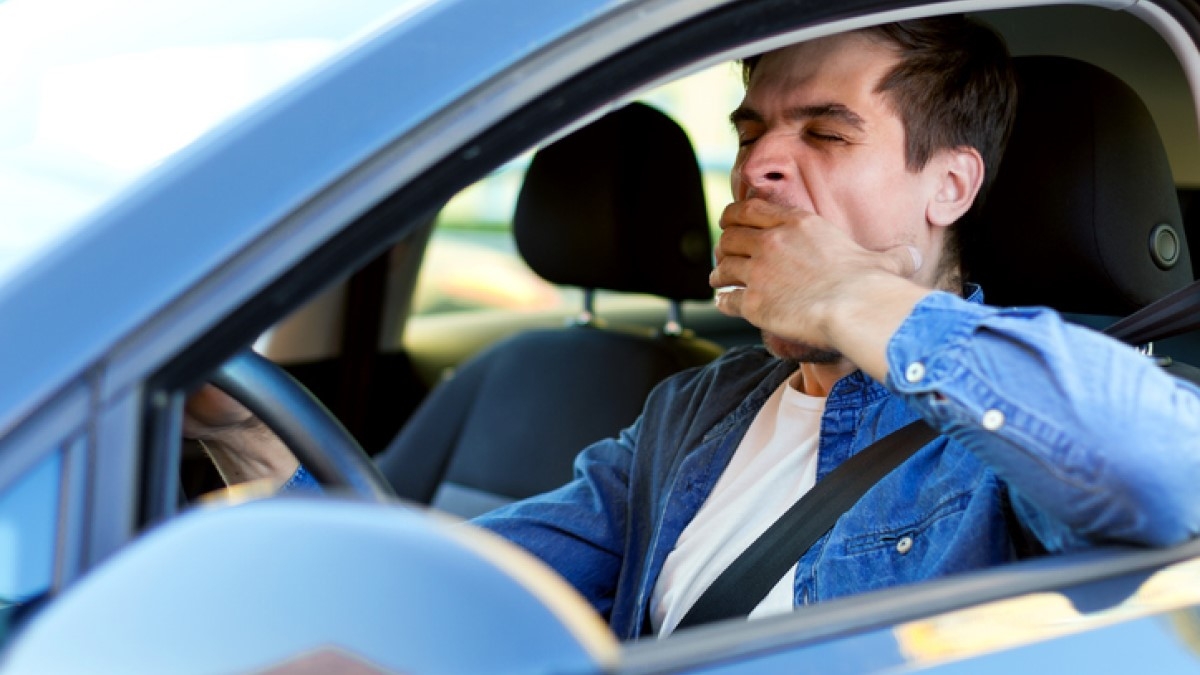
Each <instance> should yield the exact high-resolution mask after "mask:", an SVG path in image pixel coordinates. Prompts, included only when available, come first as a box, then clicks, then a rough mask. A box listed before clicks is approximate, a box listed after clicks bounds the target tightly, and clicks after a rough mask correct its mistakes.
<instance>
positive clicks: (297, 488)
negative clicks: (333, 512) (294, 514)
mask: <svg viewBox="0 0 1200 675" xmlns="http://www.w3.org/2000/svg"><path fill="white" fill-rule="evenodd" d="M279 492H280V493H281V494H286V493H300V494H303V493H306V492H308V493H313V494H320V493H322V492H324V490H322V489H321V484H320V483H318V482H317V479H316V478H314V477H313V475H312V474H311V473H309V472H308V469H305V468H304V465H303V464H301V465H300V466H299V467H297V468H296V473H293V474H292V477H291V478H289V479H287V482H286V483H284V484H283V487H281V488H279Z"/></svg>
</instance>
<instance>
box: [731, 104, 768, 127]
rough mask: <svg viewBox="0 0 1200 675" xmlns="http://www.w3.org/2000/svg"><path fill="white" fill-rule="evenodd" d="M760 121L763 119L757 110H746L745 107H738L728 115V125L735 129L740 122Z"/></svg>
mask: <svg viewBox="0 0 1200 675" xmlns="http://www.w3.org/2000/svg"><path fill="white" fill-rule="evenodd" d="M762 121H763V117H762V115H761V114H759V112H758V111H757V110H755V109H753V108H747V107H746V106H738V107H737V108H735V109H734V111H733V112H731V113H729V123H730V124H732V125H733V126H735V127H736V126H737V125H738V124H741V123H742V122H762Z"/></svg>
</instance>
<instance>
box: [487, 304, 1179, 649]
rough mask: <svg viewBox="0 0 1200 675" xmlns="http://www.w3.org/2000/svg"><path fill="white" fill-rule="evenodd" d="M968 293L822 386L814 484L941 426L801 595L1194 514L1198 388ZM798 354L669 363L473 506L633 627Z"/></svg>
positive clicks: (841, 524)
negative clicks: (564, 451)
mask: <svg viewBox="0 0 1200 675" xmlns="http://www.w3.org/2000/svg"><path fill="white" fill-rule="evenodd" d="M969 300H970V302H968V301H964V300H963V299H961V298H958V297H956V296H953V295H950V294H946V293H935V294H933V295H930V296H928V297H927V298H926V299H924V300H923V301H922V302H921V303H919V304H918V306H917V307H916V309H915V310H914V312H913V313H912V314H911V315H910V316H909V317H908V319H906V320H905V322H904V323H903V324H902V325H901V327H900V329H899V330H898V331H897V333H896V334H895V335H894V336H893V337H892V339H891V341H890V343H889V346H888V354H887V356H888V364H889V373H888V377H887V382H886V386H884V385H883V384H880V383H878V382H875V381H874V380H872V379H870V378H869V377H867V376H865V375H864V374H863V373H861V372H856V373H854V374H851V375H849V376H847V377H845V378H843V379H842V380H840V381H839V382H838V383H837V384H836V385H835V386H834V387H833V389H832V391H831V392H830V394H829V398H828V400H827V402H826V406H825V412H824V415H823V418H822V422H821V436H820V447H819V458H818V468H817V479H818V480H821V479H822V478H824V477H825V476H827V475H828V474H829V472H830V471H832V470H833V469H834V468H836V467H837V466H838V465H839V464H841V463H842V462H843V461H844V460H845V459H846V458H848V457H850V456H852V455H853V454H854V453H856V452H859V451H860V450H862V449H863V448H865V447H866V446H868V445H870V444H871V443H872V442H874V441H875V440H876V439H878V438H880V437H882V436H884V435H886V434H888V433H891V432H892V431H894V430H896V429H898V428H900V427H902V426H904V425H906V424H907V423H909V422H911V421H912V420H914V419H916V418H917V417H918V416H920V417H924V418H925V419H926V420H928V421H929V422H930V423H931V424H933V425H934V426H936V427H937V428H938V429H939V430H940V431H941V432H942V433H943V435H942V436H941V437H939V438H938V439H936V440H935V441H933V442H932V443H930V444H929V445H927V446H926V447H924V448H922V449H921V450H920V451H918V452H917V453H916V454H915V455H914V456H913V457H912V458H910V459H909V460H908V461H907V462H905V463H904V464H903V465H901V466H900V467H899V468H898V469H897V470H895V471H894V472H892V473H891V474H890V475H888V476H887V477H886V478H884V479H883V480H881V481H880V482H879V483H878V484H877V485H875V486H874V487H873V488H872V489H871V490H870V491H869V492H868V493H867V494H866V495H864V497H863V498H862V499H861V500H860V501H859V502H858V504H857V505H855V506H854V507H853V508H852V509H850V510H849V511H848V512H847V513H845V514H844V515H843V516H842V517H841V519H840V520H839V521H838V522H837V524H836V525H835V526H834V527H833V529H832V530H831V531H830V532H829V533H828V534H827V535H825V536H824V537H823V538H822V539H820V540H819V541H818V542H817V543H816V544H814V545H813V546H812V548H810V549H809V550H808V552H807V553H805V554H804V556H803V557H802V558H801V559H800V561H799V564H798V566H797V571H796V576H795V582H794V597H795V602H796V604H808V603H811V602H818V601H823V600H829V599H832V598H837V597H840V596H845V595H850V594H853V593H859V592H862V591H867V590H871V589H877V588H883V587H888V586H894V585H897V584H905V583H912V582H916V581H921V580H924V579H931V578H934V577H940V576H943V575H946V574H951V573H955V572H961V571H966V570H973V569H978V568H983V567H988V566H991V565H995V564H998V563H1002V562H1005V561H1009V560H1012V559H1013V558H1014V557H1016V556H1017V555H1018V551H1019V550H1020V549H1021V548H1022V547H1021V544H1022V542H1023V541H1025V540H1026V539H1027V538H1032V539H1033V540H1034V541H1036V542H1038V543H1040V544H1041V546H1043V547H1044V548H1045V549H1047V550H1050V551H1066V550H1071V549H1077V548H1081V547H1084V546H1088V545H1091V544H1092V543H1099V542H1126V543H1134V544H1145V545H1166V544H1172V543H1176V542H1180V541H1183V540H1185V539H1186V538H1188V537H1191V536H1193V535H1194V534H1195V533H1196V532H1197V531H1198V530H1200V496H1198V493H1197V492H1196V490H1195V486H1196V485H1198V484H1200V390H1198V389H1197V388H1195V387H1193V386H1192V385H1191V384H1189V383H1185V382H1182V381H1179V380H1176V379H1175V378H1172V377H1170V376H1169V375H1166V374H1165V373H1163V372H1161V371H1160V370H1159V369H1158V368H1157V367H1155V366H1154V365H1153V364H1152V363H1151V362H1150V361H1149V360H1148V359H1146V358H1145V357H1143V356H1141V355H1140V354H1138V353H1137V352H1136V351H1135V350H1133V349H1131V348H1129V347H1126V346H1124V345H1121V344H1119V343H1117V342H1115V341H1112V340H1110V339H1108V338H1106V337H1104V336H1102V335H1099V334H1098V333H1095V332H1093V331H1090V330H1087V329H1084V328H1080V327H1077V326H1074V325H1071V324H1067V323H1065V322H1064V321H1063V320H1062V319H1061V318H1060V317H1059V316H1058V315H1057V314H1055V313H1054V312H1052V311H1049V310H1045V309H997V308H993V307H986V306H983V305H981V304H979V302H980V301H981V294H980V293H979V291H978V290H977V289H976V290H975V291H974V292H973V293H972V296H971V297H970V298H969ZM794 370H795V364H792V363H789V362H784V361H781V360H779V359H776V358H774V357H772V356H770V355H769V354H767V352H766V351H765V350H763V349H762V348H742V349H736V350H731V351H730V352H729V353H727V354H726V355H725V356H723V357H722V358H720V359H718V360H717V361H715V362H713V363H712V364H710V365H708V366H706V367H704V368H700V369H695V370H690V371H686V372H684V373H681V374H679V375H677V376H674V377H672V378H669V379H667V380H666V381H664V382H663V383H661V384H660V385H659V386H658V387H657V388H656V389H655V390H654V391H653V392H652V393H651V395H650V397H649V398H648V400H647V402H646V405H645V408H644V410H643V413H642V415H641V416H640V418H639V419H638V420H637V421H636V422H635V423H634V424H633V425H632V426H630V427H629V428H627V429H625V430H624V431H622V432H621V433H620V434H619V435H618V436H617V437H616V438H612V439H608V440H603V441H600V442H598V443H595V444H594V445H592V446H590V447H588V448H586V449H585V450H584V451H583V452H582V453H581V454H580V455H579V456H578V458H577V459H576V462H575V477H574V480H573V481H572V482H570V483H569V484H567V485H565V486H563V487H561V488H559V489H557V490H554V491H552V492H549V493H546V494H544V495H540V496H536V497H533V498H530V499H527V500H524V501H521V502H518V503H515V504H511V505H509V506H506V507H502V508H500V509H498V510H496V511H494V512H492V513H489V514H486V515H484V516H481V517H480V518H478V519H477V520H476V521H475V522H476V524H478V525H480V526H482V527H485V528H488V529H490V530H493V531H495V532H497V533H498V534H500V535H501V536H504V537H506V538H508V539H509V540H511V541H514V542H516V543H517V544H519V545H521V546H523V547H524V548H526V549H528V550H529V551H531V552H532V553H533V554H535V555H536V556H538V557H539V558H541V559H542V560H544V561H545V562H546V563H548V564H549V565H550V566H551V567H553V568H554V569H555V570H557V571H558V573H559V574H561V575H562V576H564V577H565V578H566V579H567V580H569V581H570V582H571V583H572V584H574V586H575V587H576V588H577V589H578V590H579V591H580V592H581V593H582V594H583V595H584V596H585V597H586V598H587V599H588V600H589V601H590V602H591V603H592V605H593V606H594V607H595V608H596V609H597V611H599V612H600V613H601V614H602V615H604V616H606V617H607V618H608V620H609V623H610V625H611V626H612V629H613V630H614V632H615V633H616V634H617V636H618V637H620V638H623V639H629V638H635V637H638V636H639V635H640V634H641V632H642V631H643V628H644V617H645V616H646V610H647V603H648V602H649V600H650V597H651V592H652V590H653V588H654V585H655V584H656V583H657V581H658V575H659V573H660V571H661V570H662V567H663V563H664V561H665V559H666V556H667V554H668V553H669V552H670V551H671V549H672V548H673V547H674V545H675V542H676V540H677V539H678V537H679V535H680V533H681V532H682V531H683V528H684V527H685V526H686V525H687V524H688V522H689V521H690V520H691V519H692V518H693V517H694V516H695V514H696V512H697V510H698V509H699V508H700V506H701V504H702V503H703V502H704V500H705V499H706V498H707V496H708V494H709V492H710V491H711V490H712V488H713V486H714V484H715V483H716V481H717V478H718V477H719V476H720V474H721V472H722V471H723V470H724V468H725V466H726V465H727V464H728V462H729V460H730V458H731V457H732V455H733V452H734V450H735V449H736V448H737V446H738V443H739V442H740V440H741V439H742V436H743V435H744V434H745V433H746V430H747V429H748V428H749V426H750V423H751V421H752V420H753V419H754V416H755V414H756V413H757V412H758V410H759V408H760V407H761V406H762V405H763V404H764V403H765V401H766V399H767V398H768V397H769V396H770V394H771V392H772V391H773V390H774V389H775V388H776V387H778V386H779V385H780V383H781V382H782V381H783V380H784V379H785V378H787V377H788V376H789V375H790V374H791V373H793V372H794ZM905 538H907V540H906V545H905V546H897V544H898V542H899V541H900V540H901V539H905ZM908 541H911V546H908V545H907V544H908Z"/></svg>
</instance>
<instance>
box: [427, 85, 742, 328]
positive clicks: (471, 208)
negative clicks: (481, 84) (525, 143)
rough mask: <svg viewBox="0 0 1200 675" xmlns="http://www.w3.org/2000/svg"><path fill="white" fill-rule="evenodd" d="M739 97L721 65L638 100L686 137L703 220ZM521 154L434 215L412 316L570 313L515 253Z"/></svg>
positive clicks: (574, 295)
mask: <svg viewBox="0 0 1200 675" xmlns="http://www.w3.org/2000/svg"><path fill="white" fill-rule="evenodd" d="M741 96H742V84H741V71H740V69H739V68H738V66H737V65H736V64H731V63H726V64H720V65H718V66H715V67H712V68H709V69H707V70H704V71H701V72H699V73H696V74H694V75H691V76H689V77H686V78H683V79H680V80H677V81H675V82H672V83H670V84H667V85H665V86H662V87H659V88H657V89H655V90H654V91H651V92H649V93H648V94H646V95H645V96H643V97H641V99H640V100H641V101H643V102H644V103H647V104H649V105H652V106H654V107H656V108H658V109H659V110H662V111H663V112H665V113H667V114H668V115H670V116H671V117H672V118H673V119H675V121H676V122H678V123H679V124H680V126H682V127H683V128H684V130H685V131H686V132H687V133H688V136H689V138H691V141H692V145H693V147H694V148H695V151H696V156H697V160H698V161H699V163H700V167H701V171H702V174H703V177H704V184H705V193H706V195H707V198H708V203H709V207H708V212H709V218H710V221H712V222H713V226H714V228H715V220H716V218H717V217H718V216H719V215H720V213H721V209H722V208H724V206H725V204H726V203H728V195H729V169H730V167H731V166H732V165H733V158H734V154H735V153H736V151H737V143H736V139H735V137H734V134H733V132H732V129H731V127H730V124H729V121H728V120H729V112H730V111H731V110H733V108H734V107H735V106H737V104H738V102H739V101H740V100H741ZM531 157H532V153H527V154H525V155H522V156H521V157H519V158H517V159H515V160H513V161H512V162H510V163H508V164H506V165H505V166H503V167H501V168H499V169H497V170H496V171H495V172H493V173H492V174H491V175H490V176H489V177H488V178H486V179H484V180H482V181H480V182H479V183H476V184H475V185H472V186H470V187H468V188H467V189H465V190H463V191H462V192H461V193H459V194H458V195H457V196H456V197H455V198H454V199H452V200H451V201H450V202H449V203H448V204H447V205H446V207H445V208H444V209H443V210H442V213H441V214H440V215H439V217H438V223H437V227H436V229H435V230H434V233H433V237H432V239H431V240H430V243H429V247H428V249H427V252H426V256H425V261H424V263H423V264H422V266H421V272H420V277H419V279H418V282H417V288H416V295H415V298H414V305H413V315H414V318H415V319H416V321H417V323H418V324H419V323H420V317H423V316H431V315H445V314H453V313H462V312H480V311H508V312H546V311H556V312H565V311H574V310H575V309H577V308H579V307H580V306H581V305H580V302H581V301H580V299H579V295H580V294H579V291H578V290H576V289H564V288H558V287H555V286H553V285H551V284H550V283H548V282H546V281H544V280H543V279H541V278H540V277H538V276H537V275H536V274H535V273H534V272H533V271H532V270H530V269H529V268H528V267H527V266H526V265H525V263H524V262H523V261H522V260H521V258H520V256H518V255H517V252H516V250H515V245H514V243H513V239H512V229H511V221H512V214H513V211H514V209H515V207H516V203H517V193H518V191H519V190H520V187H521V181H522V180H523V178H524V175H525V169H526V167H528V165H529V161H530V158H531Z"/></svg>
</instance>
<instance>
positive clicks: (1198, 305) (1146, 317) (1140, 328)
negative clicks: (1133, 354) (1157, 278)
mask: <svg viewBox="0 0 1200 675" xmlns="http://www.w3.org/2000/svg"><path fill="white" fill-rule="evenodd" d="M1197 328H1200V281H1193V282H1192V283H1190V284H1188V285H1187V286H1184V287H1183V288H1181V289H1179V290H1177V291H1175V292H1173V293H1168V294H1167V295H1164V296H1163V297H1161V298H1159V299H1158V300H1155V301H1154V302H1152V303H1150V304H1148V305H1146V306H1145V307H1143V308H1141V309H1139V310H1138V311H1136V312H1134V313H1133V314H1130V315H1129V316H1127V317H1125V318H1124V319H1121V320H1120V321H1117V322H1116V323H1114V324H1112V325H1111V326H1109V327H1108V328H1106V329H1104V333H1105V334H1106V335H1109V336H1111V337H1114V338H1116V339H1118V340H1121V341H1122V342H1127V343H1129V344H1132V345H1141V344H1146V343H1147V342H1151V341H1153V340H1165V339H1166V338H1169V337H1172V336H1175V335H1180V334H1182V333H1187V332H1189V331H1193V330H1196V329H1197Z"/></svg>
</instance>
